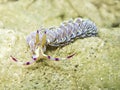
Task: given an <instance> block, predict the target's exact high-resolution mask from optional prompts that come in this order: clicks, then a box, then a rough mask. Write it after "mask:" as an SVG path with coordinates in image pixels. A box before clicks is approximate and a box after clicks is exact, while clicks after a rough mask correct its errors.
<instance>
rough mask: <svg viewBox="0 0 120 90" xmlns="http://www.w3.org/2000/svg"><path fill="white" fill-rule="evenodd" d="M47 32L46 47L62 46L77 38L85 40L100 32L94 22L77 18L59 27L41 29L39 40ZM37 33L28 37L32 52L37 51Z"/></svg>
mask: <svg viewBox="0 0 120 90" xmlns="http://www.w3.org/2000/svg"><path fill="white" fill-rule="evenodd" d="M44 32H46V36H47V38H46V45H50V46H62V45H66V44H68V43H69V42H71V41H73V40H74V39H75V38H85V37H91V36H96V35H97V33H98V31H97V27H96V25H95V23H94V22H92V21H91V20H88V19H81V18H76V19H75V20H74V21H73V20H69V21H65V22H63V23H61V25H60V26H59V27H51V28H40V30H39V40H40V42H41V41H42V37H43V35H44V34H45V33H44ZM36 33H37V31H34V32H32V33H31V34H30V35H28V36H27V43H28V45H29V46H30V49H31V50H34V49H35V42H36Z"/></svg>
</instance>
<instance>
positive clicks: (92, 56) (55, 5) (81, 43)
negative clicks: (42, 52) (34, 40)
mask: <svg viewBox="0 0 120 90" xmlns="http://www.w3.org/2000/svg"><path fill="white" fill-rule="evenodd" d="M77 17H82V18H88V19H91V20H92V21H94V22H95V23H96V25H97V27H98V36H97V37H89V38H84V39H77V40H75V41H74V42H73V43H70V44H69V45H66V46H64V47H59V48H53V47H51V48H50V47H48V48H47V50H46V51H47V52H46V54H48V55H51V56H54V57H65V56H67V55H69V54H72V53H73V52H75V53H76V54H75V56H73V57H72V58H71V59H69V60H62V61H57V62H56V61H50V60H45V59H42V60H38V61H37V62H36V63H34V64H32V65H30V66H21V65H18V64H17V63H15V62H13V61H12V60H11V58H10V55H12V56H14V57H16V58H17V59H19V60H20V61H22V62H25V61H29V60H30V59H31V56H32V54H31V52H30V49H29V48H28V47H27V44H26V36H27V35H28V34H30V33H31V32H33V31H35V30H37V29H39V28H40V27H41V26H44V27H50V26H59V25H60V23H61V22H63V21H65V20H70V19H71V18H73V19H74V18H77ZM0 90H120V1H119V0H106V1H105V0H100V1H99V0H98V1H97V0H85V1H83V0H74V1H72V0H59V1H58V0H0Z"/></svg>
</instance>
